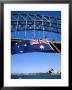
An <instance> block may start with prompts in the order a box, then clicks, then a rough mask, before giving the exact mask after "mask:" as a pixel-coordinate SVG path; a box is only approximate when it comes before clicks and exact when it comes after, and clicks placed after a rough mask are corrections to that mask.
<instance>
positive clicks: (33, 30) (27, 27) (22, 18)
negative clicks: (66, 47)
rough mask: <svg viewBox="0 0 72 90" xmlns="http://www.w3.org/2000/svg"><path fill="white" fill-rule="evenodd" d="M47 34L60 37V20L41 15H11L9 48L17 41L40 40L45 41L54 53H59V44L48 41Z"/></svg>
mask: <svg viewBox="0 0 72 90" xmlns="http://www.w3.org/2000/svg"><path fill="white" fill-rule="evenodd" d="M47 32H49V33H54V34H59V35H60V34H61V19H60V18H57V17H51V16H47V15H41V14H31V13H30V14H26V13H12V14H11V47H13V46H14V45H15V44H17V42H19V41H23V40H39V41H40V40H41V39H42V40H46V42H48V44H50V46H51V47H52V48H53V49H54V51H55V52H56V53H61V42H60V41H59V42H56V41H53V40H49V38H48V33H47ZM21 33H22V34H21ZM51 52H52V51H51Z"/></svg>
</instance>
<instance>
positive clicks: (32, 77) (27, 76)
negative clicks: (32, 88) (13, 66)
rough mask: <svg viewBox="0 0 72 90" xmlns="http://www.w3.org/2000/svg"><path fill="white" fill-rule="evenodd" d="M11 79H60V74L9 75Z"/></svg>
mask: <svg viewBox="0 0 72 90" xmlns="http://www.w3.org/2000/svg"><path fill="white" fill-rule="evenodd" d="M11 79H61V75H60V74H59V75H50V74H36V75H13V74H12V75H11Z"/></svg>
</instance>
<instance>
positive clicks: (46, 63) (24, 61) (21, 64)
mask: <svg viewBox="0 0 72 90" xmlns="http://www.w3.org/2000/svg"><path fill="white" fill-rule="evenodd" d="M12 13H33V14H34V13H37V14H42V15H48V16H53V17H58V18H61V12H60V11H34V12H32V11H31V12H30V11H24V12H20V11H19V12H12ZM23 35H24V34H23V33H21V34H19V37H20V38H24V37H23ZM47 35H48V38H49V39H52V40H53V39H54V40H55V41H60V40H61V39H60V37H61V35H60V34H55V33H51V32H47ZM51 68H53V69H55V70H57V71H61V55H60V54H59V53H42V52H33V53H24V54H15V55H12V56H11V72H12V73H31V72H47V71H48V70H49V69H51Z"/></svg>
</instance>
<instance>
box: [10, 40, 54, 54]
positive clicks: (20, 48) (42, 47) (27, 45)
mask: <svg viewBox="0 0 72 90" xmlns="http://www.w3.org/2000/svg"><path fill="white" fill-rule="evenodd" d="M29 52H55V51H54V49H53V48H52V46H51V45H50V43H49V42H48V40H44V39H39V40H38V39H37V40H35V39H31V40H18V41H16V42H14V44H13V45H12V46H11V54H12V55H13V54H19V53H29Z"/></svg>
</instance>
